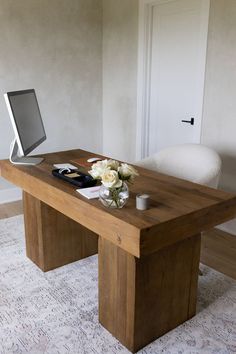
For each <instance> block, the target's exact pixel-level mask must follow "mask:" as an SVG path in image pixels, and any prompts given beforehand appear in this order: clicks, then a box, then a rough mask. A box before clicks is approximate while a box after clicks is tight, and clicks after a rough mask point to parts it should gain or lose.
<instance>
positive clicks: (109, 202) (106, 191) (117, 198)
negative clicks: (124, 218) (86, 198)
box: [99, 182, 129, 209]
mask: <svg viewBox="0 0 236 354" xmlns="http://www.w3.org/2000/svg"><path fill="white" fill-rule="evenodd" d="M128 199H129V188H128V186H127V184H126V183H125V182H122V186H121V187H119V188H107V187H105V186H104V185H103V184H102V185H101V187H100V190H99V200H100V201H101V202H102V204H103V205H104V206H105V207H107V208H113V209H114V208H123V206H124V205H125V204H126V203H127V201H128Z"/></svg>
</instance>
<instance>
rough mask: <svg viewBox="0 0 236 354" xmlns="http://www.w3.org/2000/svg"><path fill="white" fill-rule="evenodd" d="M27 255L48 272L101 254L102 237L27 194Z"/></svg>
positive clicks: (25, 195) (25, 203) (25, 201)
mask: <svg viewBox="0 0 236 354" xmlns="http://www.w3.org/2000/svg"><path fill="white" fill-rule="evenodd" d="M23 202H24V219H25V238H26V254H27V256H28V257H29V258H30V259H31V260H32V261H33V262H34V263H36V264H37V266H38V267H39V268H41V269H42V270H43V271H44V272H46V271H48V270H51V269H54V268H57V267H60V266H62V265H64V264H67V263H70V262H74V261H77V260H79V259H82V258H85V257H88V256H91V255H93V254H95V253H97V249H98V236H97V235H96V234H95V233H93V232H92V231H90V230H88V229H86V228H85V227H83V226H82V225H80V224H78V223H76V222H75V221H73V220H72V219H70V218H68V217H67V216H65V215H63V214H61V213H59V212H58V211H56V210H55V209H53V208H51V207H50V206H49V205H47V204H45V203H43V202H41V201H40V200H38V199H36V198H34V197H32V196H31V195H30V194H28V193H26V192H24V193H23Z"/></svg>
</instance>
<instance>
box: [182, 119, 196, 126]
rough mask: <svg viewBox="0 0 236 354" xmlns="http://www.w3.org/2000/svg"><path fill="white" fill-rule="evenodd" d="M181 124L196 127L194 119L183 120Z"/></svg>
mask: <svg viewBox="0 0 236 354" xmlns="http://www.w3.org/2000/svg"><path fill="white" fill-rule="evenodd" d="M181 122H184V123H189V124H191V125H194V118H191V120H181Z"/></svg>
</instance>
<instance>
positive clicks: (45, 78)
mask: <svg viewBox="0 0 236 354" xmlns="http://www.w3.org/2000/svg"><path fill="white" fill-rule="evenodd" d="M101 85H102V1H101V0H68V1H66V0H50V1H49V0H40V1H39V0H19V1H18V0H0V158H7V157H8V153H9V145H10V141H11V139H12V138H13V132H12V128H11V126H10V123H9V118H8V114H7V110H6V107H5V102H4V100H3V93H4V92H5V91H11V90H19V89H26V88H35V90H36V93H37V96H38V101H39V105H40V108H41V113H42V117H43V120H44V123H45V128H46V132H47V137H48V139H47V141H46V142H45V143H43V144H42V145H41V146H40V147H39V148H38V152H47V151H55V150H60V149H68V148H84V149H88V150H91V151H98V152H101V151H102V111H101V106H102V98H101V97H102V86H101ZM7 186H8V185H7V184H6V183H5V182H3V180H0V189H1V188H6V187H7ZM0 196H1V195H0ZM0 202H1V201H0Z"/></svg>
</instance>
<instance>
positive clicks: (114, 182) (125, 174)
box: [89, 159, 138, 208]
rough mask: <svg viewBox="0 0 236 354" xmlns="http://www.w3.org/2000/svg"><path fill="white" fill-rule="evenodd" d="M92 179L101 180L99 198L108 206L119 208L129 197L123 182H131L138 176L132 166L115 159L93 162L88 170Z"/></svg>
mask: <svg viewBox="0 0 236 354" xmlns="http://www.w3.org/2000/svg"><path fill="white" fill-rule="evenodd" d="M89 173H90V175H91V176H92V177H93V178H94V179H99V180H101V183H102V186H101V189H100V200H101V201H102V203H103V204H104V205H106V206H108V207H113V208H121V207H122V206H124V204H125V203H126V202H127V200H128V197H129V192H128V187H127V185H126V183H125V182H130V183H132V182H133V180H134V178H135V177H136V176H138V172H137V171H136V170H135V168H134V167H132V166H130V165H128V164H126V163H119V162H118V161H116V160H107V159H106V160H102V161H98V162H96V163H94V164H93V165H92V169H91V170H90V171H89Z"/></svg>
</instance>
